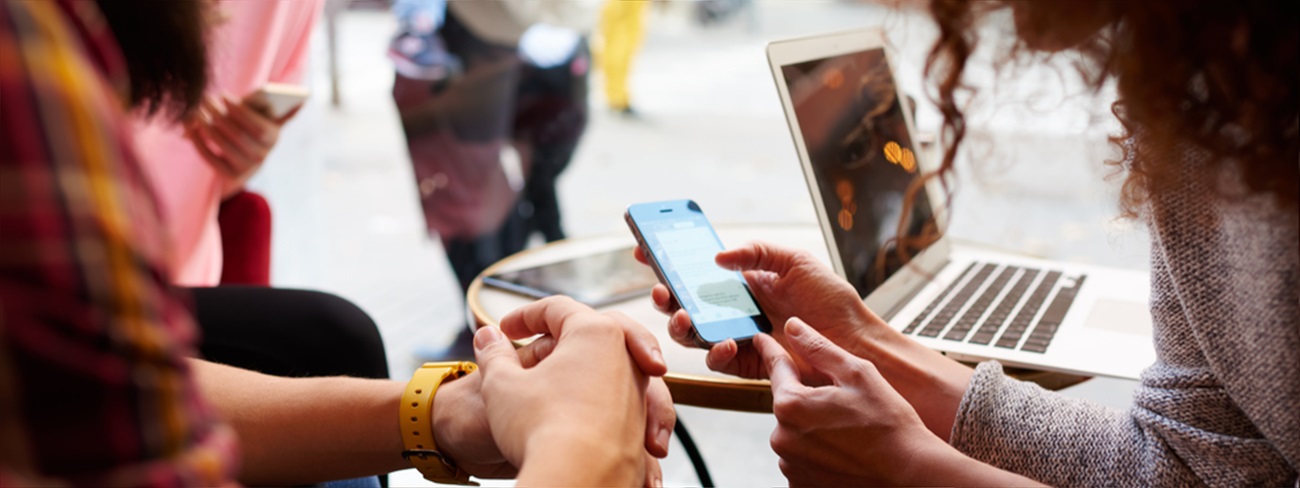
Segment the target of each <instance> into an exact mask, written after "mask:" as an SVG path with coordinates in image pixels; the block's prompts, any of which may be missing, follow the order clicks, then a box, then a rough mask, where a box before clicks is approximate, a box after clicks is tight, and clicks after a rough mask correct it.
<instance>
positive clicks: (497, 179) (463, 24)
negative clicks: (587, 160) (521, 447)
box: [390, 0, 591, 358]
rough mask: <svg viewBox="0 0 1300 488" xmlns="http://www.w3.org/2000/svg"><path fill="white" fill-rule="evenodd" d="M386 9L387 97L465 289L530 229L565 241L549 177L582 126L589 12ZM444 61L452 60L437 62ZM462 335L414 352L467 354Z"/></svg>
mask: <svg viewBox="0 0 1300 488" xmlns="http://www.w3.org/2000/svg"><path fill="white" fill-rule="evenodd" d="M399 7H400V8H399ZM394 12H395V13H396V14H397V15H399V16H401V18H399V21H398V24H399V26H400V27H399V28H400V32H399V33H398V35H397V36H396V37H395V38H394V43H393V46H394V48H393V50H390V57H391V58H393V59H394V64H395V71H396V74H395V79H394V82H393V100H394V102H395V103H396V104H397V108H398V112H399V114H400V115H401V120H402V128H403V131H404V132H405V135H406V141H407V148H408V150H409V152H410V156H411V164H412V167H413V170H414V173H415V180H416V184H417V187H418V189H419V195H420V200H421V206H422V208H423V211H424V217H425V224H426V226H427V228H428V230H429V232H430V234H431V235H436V236H437V238H438V239H440V240H441V241H442V245H443V248H444V250H445V251H446V253H447V259H448V261H449V262H450V264H451V268H452V270H453V272H454V273H455V275H456V280H457V282H458V283H459V284H460V286H461V290H462V292H464V291H466V290H467V289H468V288H469V285H470V283H471V282H472V281H473V280H474V278H475V277H477V276H478V274H479V273H481V272H482V271H483V270H484V269H487V267H488V266H490V265H491V264H492V263H495V262H497V261H499V260H501V259H502V258H505V257H506V256H509V255H511V254H514V253H516V252H519V251H521V250H523V249H524V248H525V247H526V246H527V245H528V242H529V240H530V239H531V238H532V236H534V235H535V234H539V235H540V236H541V237H542V239H544V240H545V241H546V242H551V241H555V240H559V239H563V238H564V237H565V234H564V229H563V227H562V225H561V215H560V205H559V199H558V196H557V195H556V190H555V184H556V179H557V178H558V177H559V175H560V173H561V172H562V171H563V170H564V169H565V168H566V167H567V166H568V164H569V161H570V160H572V158H573V154H574V152H575V151H576V150H577V147H578V142H579V141H580V139H581V137H582V134H583V132H584V131H585V129H586V124H587V76H588V72H589V70H590V56H589V54H588V49H587V43H586V36H585V31H586V29H587V28H589V26H590V25H591V22H587V21H586V19H589V18H590V15H589V14H588V13H587V12H586V11H585V10H584V9H583V6H582V4H581V3H580V2H571V1H565V0H552V1H540V2H538V1H522V0H520V1H508V2H451V3H450V4H445V8H444V5H443V4H442V3H441V2H440V1H438V0H412V1H402V2H399V3H397V4H395V5H394ZM440 13H441V14H443V16H441V17H439V16H438V15H439V14H440ZM412 38H418V39H419V40H418V42H417V41H411V42H406V41H410V40H411V39H412ZM405 47H412V48H413V49H412V50H410V51H404V52H395V51H394V50H398V51H400V50H401V49H402V48H405ZM416 47H418V48H421V49H423V50H425V51H430V52H432V51H438V52H441V50H442V49H445V51H446V52H445V54H436V55H434V54H428V55H426V54H427V53H426V52H424V51H421V50H419V49H414V48H416ZM447 59H454V60H455V62H454V63H452V64H454V65H455V66H457V68H456V69H439V67H440V66H445V64H440V63H442V61H438V60H447ZM470 338H471V332H470V330H469V329H468V328H466V329H465V330H463V331H462V332H461V333H460V334H459V335H458V336H457V338H456V339H455V340H454V341H453V342H452V344H451V345H450V346H449V347H447V348H446V349H444V350H442V351H430V352H428V353H427V354H426V353H422V354H424V355H427V356H430V357H440V358H465V357H469V355H470V354H471V350H470V347H469V345H470Z"/></svg>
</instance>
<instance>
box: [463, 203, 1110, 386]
mask: <svg viewBox="0 0 1300 488" xmlns="http://www.w3.org/2000/svg"><path fill="white" fill-rule="evenodd" d="M716 229H717V232H718V236H719V237H720V238H721V239H722V242H723V243H724V244H725V245H727V246H729V247H731V246H737V245H740V244H743V243H746V242H750V241H767V242H772V243H777V244H780V245H783V246H787V247H793V248H798V249H803V250H806V251H808V252H810V253H812V254H813V256H816V257H817V258H818V259H820V260H822V262H826V263H829V262H830V260H829V255H828V254H827V252H828V251H827V249H826V243H825V241H824V240H823V239H822V235H821V231H820V230H819V229H818V228H817V226H815V225H811V224H761V225H759V224H746V225H717V226H716ZM635 245H636V240H635V239H634V238H633V237H632V234H631V233H630V232H613V233H608V234H600V235H595V236H589V237H580V238H572V239H565V240H561V241H557V242H553V243H550V244H547V245H545V246H541V247H537V248H533V249H528V250H525V251H523V252H520V253H518V254H514V255H512V256H509V257H507V258H505V259H502V260H501V261H499V262H497V263H495V264H493V265H492V266H490V267H488V268H487V269H486V270H484V271H483V273H482V274H480V275H479V277H478V278H476V279H475V280H474V282H473V283H471V284H470V286H469V291H468V292H467V295H466V303H467V304H468V306H469V311H470V313H471V314H473V316H474V323H475V324H476V325H477V326H479V327H481V326H484V325H496V324H497V322H498V320H499V319H500V318H501V317H503V316H505V314H507V313H509V312H510V311H512V310H514V309H516V308H519V307H522V306H524V305H527V304H529V303H532V302H533V301H535V300H536V299H534V298H531V297H527V296H523V295H519V294H516V293H512V292H508V291H505V290H501V289H497V288H494V287H491V286H484V284H483V279H482V278H483V276H488V275H492V274H496V273H499V272H503V271H511V270H517V269H523V268H529V267H533V266H537V265H541V264H546V263H552V262H556V261H563V260H566V259H572V258H575V257H579V256H584V255H589V254H596V253H600V252H605V251H610V250H614V249H619V248H629V249H630V248H631V247H632V246H635ZM629 252H630V251H629ZM600 310H616V311H620V312H623V313H625V314H627V315H628V316H629V317H631V318H632V319H634V320H636V321H638V322H640V323H641V324H643V325H645V326H646V328H647V329H648V330H650V332H652V333H654V335H655V336H656V337H657V338H658V339H659V343H660V346H661V347H662V349H663V353H664V359H665V360H666V361H667V363H668V369H669V373H668V374H667V375H665V376H664V382H665V383H667V384H668V389H669V390H670V391H671V392H672V395H673V401H674V402H675V403H678V404H682V405H692V406H698V407H707V408H717V409H724V410H736V411H742V412H771V411H772V392H771V389H770V384H769V383H768V382H767V381H766V380H746V379H740V378H736V377H733V376H725V375H722V374H720V373H716V372H713V371H710V370H709V369H708V368H707V367H706V366H705V365H704V356H705V351H704V350H702V349H696V348H689V347H685V346H682V345H680V344H677V343H676V342H674V341H673V340H672V339H671V338H670V337H668V330H667V329H668V327H667V323H668V318H667V317H666V316H664V315H663V314H662V313H659V312H658V311H657V310H655V309H654V305H653V304H652V302H651V300H650V295H649V293H647V294H645V295H643V296H639V297H636V298H633V299H629V300H626V301H622V302H618V303H614V304H610V305H606V306H604V307H601V308H600ZM1009 372H1010V373H1011V374H1012V375H1013V376H1016V377H1019V378H1021V379H1026V380H1030V381H1034V382H1036V383H1038V384H1040V385H1042V386H1043V387H1044V388H1048V389H1059V388H1064V387H1066V386H1069V385H1073V384H1076V383H1079V382H1081V381H1083V380H1086V379H1087V378H1086V377H1080V376H1075V375H1066V374H1060V373H1048V372H1040V371H1033V370H1012V371H1009Z"/></svg>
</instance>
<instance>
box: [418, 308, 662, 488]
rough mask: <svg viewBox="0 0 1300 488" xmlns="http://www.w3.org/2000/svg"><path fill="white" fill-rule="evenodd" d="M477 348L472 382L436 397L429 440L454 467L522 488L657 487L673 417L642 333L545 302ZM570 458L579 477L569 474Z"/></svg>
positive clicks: (654, 351)
mask: <svg viewBox="0 0 1300 488" xmlns="http://www.w3.org/2000/svg"><path fill="white" fill-rule="evenodd" d="M538 334H541V335H540V337H537V339H535V340H534V341H533V342H531V343H529V344H528V345H526V346H524V347H522V348H519V349H515V347H514V345H513V344H512V343H511V341H510V339H524V338H529V337H533V336H537V335H538ZM474 349H475V356H476V358H477V360H478V365H479V371H478V372H476V373H474V374H471V375H469V376H466V377H464V378H461V379H458V380H455V381H452V382H450V383H446V384H445V385H444V386H443V387H442V388H441V389H439V391H438V394H437V396H435V397H434V407H433V411H434V414H433V418H434V420H433V421H434V432H435V435H436V437H435V441H436V442H437V444H438V446H439V448H440V449H442V450H443V452H444V454H447V455H449V456H450V457H451V458H452V459H455V460H456V462H457V463H459V464H460V466H461V468H463V469H465V470H466V471H468V472H469V473H470V474H473V475H475V476H478V477H481V478H503V477H518V479H519V483H520V484H521V485H527V484H538V483H541V484H549V485H600V486H627V485H637V484H645V485H647V486H659V485H661V484H662V483H661V482H662V474H661V472H660V470H659V464H658V461H657V458H662V457H664V456H667V454H668V442H669V438H670V435H671V433H672V429H673V425H674V423H675V422H676V413H675V412H674V410H673V407H672V398H671V396H670V395H669V393H668V388H667V386H665V385H664V383H663V380H662V379H661V378H660V377H661V376H663V374H664V373H666V372H667V371H668V368H667V365H666V363H665V362H664V359H663V355H662V353H661V352H660V349H659V344H658V341H657V340H655V338H654V336H653V335H652V334H651V333H650V332H649V331H647V330H646V329H645V328H644V327H642V326H641V325H640V324H638V323H636V322H635V321H633V320H631V319H630V318H628V317H627V316H625V315H623V314H620V313H616V312H607V313H600V312H596V311H594V310H592V309H590V308H589V307H587V306H585V305H582V304H580V303H578V302H576V301H574V300H572V299H570V298H567V297H552V298H547V299H544V300H541V301H538V302H536V303H533V304H531V305H529V306H526V307H523V308H521V309H519V310H516V311H514V312H512V313H510V314H508V315H506V316H505V317H504V318H503V319H502V320H501V325H500V328H497V327H493V326H487V327H483V328H481V329H479V331H478V333H477V334H475V337H474ZM572 453H581V454H580V455H581V457H582V458H583V462H582V463H581V464H582V465H583V469H582V470H580V471H575V470H573V469H566V466H570V467H571V466H572V465H573V459H571V458H566V456H572ZM525 460H527V462H526V463H525ZM549 460H554V461H555V462H548V461H549ZM521 468H522V471H520V469H521Z"/></svg>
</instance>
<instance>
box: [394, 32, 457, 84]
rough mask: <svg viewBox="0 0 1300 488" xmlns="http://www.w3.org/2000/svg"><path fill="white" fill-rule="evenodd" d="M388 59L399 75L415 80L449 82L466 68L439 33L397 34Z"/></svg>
mask: <svg viewBox="0 0 1300 488" xmlns="http://www.w3.org/2000/svg"><path fill="white" fill-rule="evenodd" d="M388 58H389V59H391V60H393V67H394V69H396V70H397V73H398V74H400V75H402V76H405V77H407V78H412V79H416V80H430V81H437V80H446V79H449V78H452V77H454V76H456V75H458V74H460V73H461V70H462V69H463V65H462V64H461V61H460V58H457V57H456V56H455V55H454V54H452V53H451V52H450V51H448V50H447V45H446V44H445V43H443V41H442V38H440V37H438V36H437V35H436V34H425V35H418V34H411V33H408V32H403V33H401V34H398V35H397V37H396V38H393V42H392V43H390V44H389V45H388Z"/></svg>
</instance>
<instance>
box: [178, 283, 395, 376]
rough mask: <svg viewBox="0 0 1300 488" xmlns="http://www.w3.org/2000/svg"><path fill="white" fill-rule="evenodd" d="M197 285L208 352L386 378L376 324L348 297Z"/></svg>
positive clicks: (276, 367)
mask: <svg viewBox="0 0 1300 488" xmlns="http://www.w3.org/2000/svg"><path fill="white" fill-rule="evenodd" d="M191 291H192V292H193V296H194V305H195V307H194V308H195V316H196V318H197V320H198V325H199V329H200V330H201V331H202V332H203V336H202V339H201V342H200V346H199V352H200V353H201V355H202V357H203V358H204V359H207V360H209V361H212V362H216V363H220V364H225V365H230V366H235V367H240V368H244V369H251V370H253V371H258V372H261V373H265V374H269V375H274V376H288V377H306V376H353V377H358V378H388V358H387V356H386V355H385V354H384V341H383V339H382V338H380V336H379V329H378V327H376V326H375V322H374V320H372V319H371V318H370V316H369V315H366V313H365V312H364V311H362V310H361V309H360V308H358V307H357V306H356V305H354V304H352V302H349V301H347V300H344V299H343V298H340V297H338V296H335V295H330V294H327V293H321V292H316V291H307V290H289V289H281V288H267V287H260V286H218V287H214V288H192V289H191Z"/></svg>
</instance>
